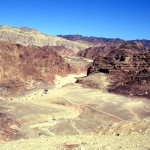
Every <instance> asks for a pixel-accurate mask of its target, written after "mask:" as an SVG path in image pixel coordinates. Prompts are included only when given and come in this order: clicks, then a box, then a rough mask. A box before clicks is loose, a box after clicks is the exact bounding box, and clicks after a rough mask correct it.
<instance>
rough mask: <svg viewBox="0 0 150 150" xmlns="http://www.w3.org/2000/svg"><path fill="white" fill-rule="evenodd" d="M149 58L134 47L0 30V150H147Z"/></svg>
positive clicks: (132, 44)
mask: <svg viewBox="0 0 150 150" xmlns="http://www.w3.org/2000/svg"><path fill="white" fill-rule="evenodd" d="M106 41H107V42H106ZM108 41H109V42H108ZM147 42H149V41H147ZM149 56H150V55H149V48H148V44H147V45H144V44H143V43H142V42H141V41H140V42H139V41H124V40H123V41H122V40H121V39H108V40H106V39H104V38H94V39H92V38H91V37H89V38H88V37H86V38H85V37H81V36H60V37H56V36H50V35H46V34H42V33H40V32H39V31H37V30H34V29H29V28H25V27H24V28H15V27H9V26H1V27H0V104H1V105H0V149H2V150H3V149H5V150H6V149H7V150H17V149H21V150H22V149H25V150H28V149H32V150H35V149H37V150H55V149H58V150H73V149H74V150H92V149H93V150H97V149H100V150H121V149H124V150H126V149H127V150H150V59H149Z"/></svg>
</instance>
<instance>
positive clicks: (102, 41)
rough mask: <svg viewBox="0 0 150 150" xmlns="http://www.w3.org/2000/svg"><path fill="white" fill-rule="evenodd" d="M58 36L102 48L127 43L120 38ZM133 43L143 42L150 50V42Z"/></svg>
mask: <svg viewBox="0 0 150 150" xmlns="http://www.w3.org/2000/svg"><path fill="white" fill-rule="evenodd" d="M58 36H59V37H62V38H64V39H67V40H70V41H78V42H79V41H80V42H82V43H89V44H93V45H96V46H100V45H101V44H119V43H122V42H125V41H126V40H123V39H120V38H103V37H94V36H90V37H88V36H82V35H58ZM132 41H134V42H141V43H142V44H143V45H144V46H145V47H148V48H150V40H132ZM129 42H131V41H129Z"/></svg>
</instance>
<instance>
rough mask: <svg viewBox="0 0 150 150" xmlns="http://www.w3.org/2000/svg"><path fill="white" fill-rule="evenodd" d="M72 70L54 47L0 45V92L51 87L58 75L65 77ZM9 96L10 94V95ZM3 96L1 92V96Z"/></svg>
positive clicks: (1, 43) (7, 43)
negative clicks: (49, 85)
mask: <svg viewBox="0 0 150 150" xmlns="http://www.w3.org/2000/svg"><path fill="white" fill-rule="evenodd" d="M69 73H71V67H70V65H69V64H67V63H66V62H65V61H64V59H63V58H62V57H61V56H59V55H58V54H56V53H55V52H54V51H53V50H52V48H51V47H38V46H27V47H24V46H22V45H20V44H12V43H10V42H2V41H0V90H2V91H3V90H4V89H5V90H6V91H7V92H8V93H9V91H12V90H14V91H15V92H16V91H18V90H20V91H21V90H23V89H28V88H29V89H30V88H33V87H34V86H40V85H43V84H50V83H52V82H53V80H54V78H55V75H60V76H65V75H68V74H69ZM8 93H7V94H8ZM1 94H2V92H1Z"/></svg>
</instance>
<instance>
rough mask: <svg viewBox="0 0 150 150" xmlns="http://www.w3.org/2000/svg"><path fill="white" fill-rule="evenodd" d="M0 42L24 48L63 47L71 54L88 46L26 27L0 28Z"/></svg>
mask: <svg viewBox="0 0 150 150" xmlns="http://www.w3.org/2000/svg"><path fill="white" fill-rule="evenodd" d="M0 40H3V41H10V42H13V43H18V44H21V45H24V46H28V45H36V46H63V47H65V48H67V49H69V50H72V51H73V52H78V51H79V50H83V49H85V48H88V47H89V46H90V45H88V44H84V43H78V42H71V41H68V40H66V39H63V38H61V37H57V36H52V35H47V34H43V33H41V32H39V31H37V30H35V29H30V28H27V27H22V28H15V27H10V26H0Z"/></svg>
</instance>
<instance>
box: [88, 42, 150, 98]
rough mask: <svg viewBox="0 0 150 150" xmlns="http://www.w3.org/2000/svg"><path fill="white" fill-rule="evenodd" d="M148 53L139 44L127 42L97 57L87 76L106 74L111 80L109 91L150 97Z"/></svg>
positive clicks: (149, 55)
mask: <svg viewBox="0 0 150 150" xmlns="http://www.w3.org/2000/svg"><path fill="white" fill-rule="evenodd" d="M149 58H150V53H149V51H148V49H146V48H144V47H143V46H142V44H141V43H138V42H128V43H123V44H119V45H116V46H114V47H113V48H112V49H111V48H110V49H109V50H108V51H107V52H106V53H101V54H100V55H98V56H97V57H96V58H95V59H94V62H93V64H92V66H91V67H90V68H89V69H88V75H89V74H93V73H99V72H101V73H106V74H109V75H110V77H111V78H112V85H111V86H110V88H109V91H112V92H116V93H120V94H130V95H140V96H146V97H150V88H149V87H150V59H149Z"/></svg>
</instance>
